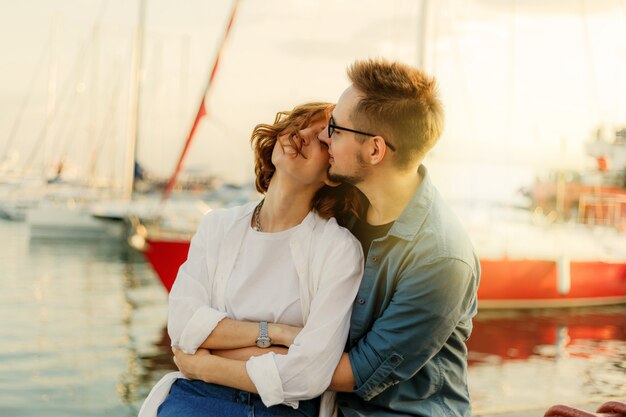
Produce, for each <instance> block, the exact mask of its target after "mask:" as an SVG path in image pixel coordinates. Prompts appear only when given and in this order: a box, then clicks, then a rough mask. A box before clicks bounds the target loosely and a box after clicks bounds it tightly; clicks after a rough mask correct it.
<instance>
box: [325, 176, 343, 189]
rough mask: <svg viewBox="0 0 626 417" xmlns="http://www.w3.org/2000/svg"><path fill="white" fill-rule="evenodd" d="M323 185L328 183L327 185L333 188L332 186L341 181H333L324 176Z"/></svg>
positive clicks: (337, 184) (338, 184)
mask: <svg viewBox="0 0 626 417" xmlns="http://www.w3.org/2000/svg"><path fill="white" fill-rule="evenodd" d="M324 185H328V186H329V187H333V188H334V187H338V186H340V185H341V183H340V182H335V181H333V180H331V179H330V178H328V177H326V178H325V179H324Z"/></svg>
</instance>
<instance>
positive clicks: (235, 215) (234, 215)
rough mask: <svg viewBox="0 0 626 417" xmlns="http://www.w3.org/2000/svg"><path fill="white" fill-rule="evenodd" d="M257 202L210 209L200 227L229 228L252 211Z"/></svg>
mask: <svg viewBox="0 0 626 417" xmlns="http://www.w3.org/2000/svg"><path fill="white" fill-rule="evenodd" d="M257 204H258V201H251V202H249V203H246V204H244V205H241V206H236V207H228V208H218V209H214V210H210V211H209V212H207V213H206V214H205V215H204V216H203V218H202V222H201V224H200V229H207V228H212V229H213V228H215V227H221V228H228V227H229V226H231V225H232V224H233V223H235V222H236V221H237V220H239V219H242V218H244V217H245V216H247V215H248V214H250V213H252V211H253V210H254V208H255V207H256V205H257Z"/></svg>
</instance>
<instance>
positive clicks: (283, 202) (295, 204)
mask: <svg viewBox="0 0 626 417" xmlns="http://www.w3.org/2000/svg"><path fill="white" fill-rule="evenodd" d="M316 191H317V190H313V189H311V188H308V187H303V186H302V185H299V186H297V187H289V186H286V185H285V184H282V183H281V182H280V181H279V180H278V178H272V181H271V182H270V185H269V187H268V189H267V192H266V193H265V200H264V202H263V207H261V210H260V212H259V215H258V222H259V223H260V224H256V220H255V218H254V217H255V216H253V219H252V225H253V226H260V229H261V230H262V231H263V232H269V233H272V232H282V231H283V230H287V229H291V228H292V227H294V226H297V225H299V224H300V223H301V222H302V220H304V218H305V217H306V216H307V214H309V211H311V202H312V200H313V196H314V195H315V192H316Z"/></svg>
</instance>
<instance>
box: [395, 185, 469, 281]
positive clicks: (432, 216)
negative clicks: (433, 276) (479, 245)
mask: <svg viewBox="0 0 626 417" xmlns="http://www.w3.org/2000/svg"><path fill="white" fill-rule="evenodd" d="M407 244H408V248H407V249H408V250H410V252H412V255H413V256H412V258H413V259H415V261H416V262H419V263H421V264H423V265H427V264H433V263H437V262H449V261H451V260H458V261H459V262H462V263H465V264H467V265H468V266H469V267H470V268H471V269H472V270H473V271H474V272H475V273H476V272H477V269H478V266H477V261H476V255H475V251H474V246H473V244H472V241H471V239H470V237H469V235H468V234H467V231H466V230H465V227H464V226H463V224H462V223H461V221H460V220H459V218H458V217H457V215H456V213H455V212H454V211H453V210H452V208H451V207H450V206H449V205H448V204H447V203H446V202H445V201H444V200H443V198H442V197H441V196H440V195H439V194H438V193H437V192H435V193H433V201H432V205H431V207H430V210H429V212H428V214H427V215H426V216H425V218H424V222H423V223H422V224H421V227H420V230H419V231H418V233H416V235H415V237H414V238H413V239H412V240H411V241H410V242H407Z"/></svg>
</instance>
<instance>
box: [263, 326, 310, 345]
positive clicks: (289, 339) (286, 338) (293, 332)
mask: <svg viewBox="0 0 626 417" xmlns="http://www.w3.org/2000/svg"><path fill="white" fill-rule="evenodd" d="M268 330H269V336H270V339H272V344H273V345H281V346H286V347H289V346H291V344H292V343H293V341H294V340H295V338H296V336H298V334H299V333H300V332H301V331H302V327H296V326H289V325H287V324H280V323H270V324H269V325H268Z"/></svg>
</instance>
